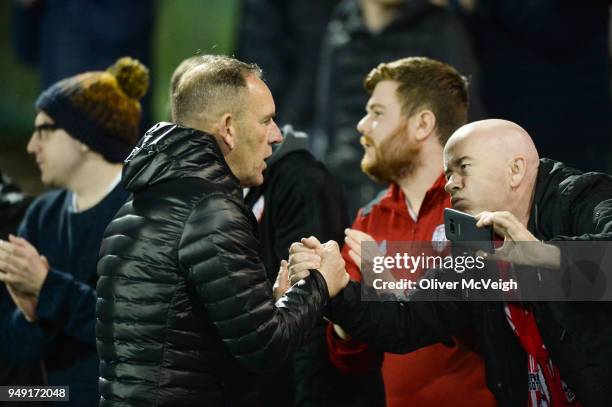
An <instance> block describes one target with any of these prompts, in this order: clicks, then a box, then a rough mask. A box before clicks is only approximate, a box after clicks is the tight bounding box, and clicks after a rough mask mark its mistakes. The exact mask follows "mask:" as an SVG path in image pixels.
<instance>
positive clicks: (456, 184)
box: [444, 174, 461, 194]
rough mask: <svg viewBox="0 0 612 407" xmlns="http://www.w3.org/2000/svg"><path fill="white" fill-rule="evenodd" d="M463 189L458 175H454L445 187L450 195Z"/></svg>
mask: <svg viewBox="0 0 612 407" xmlns="http://www.w3.org/2000/svg"><path fill="white" fill-rule="evenodd" d="M459 189H461V180H460V177H459V176H458V175H455V174H452V175H451V176H450V177H449V178H448V181H446V184H445V185H444V190H445V191H446V192H448V193H449V194H452V193H453V192H454V191H457V190H459Z"/></svg>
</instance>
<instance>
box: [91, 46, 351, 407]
mask: <svg viewBox="0 0 612 407" xmlns="http://www.w3.org/2000/svg"><path fill="white" fill-rule="evenodd" d="M260 77H261V71H260V70H259V68H258V67H257V66H255V65H248V64H245V63H242V62H240V61H237V60H235V59H232V58H227V57H221V56H199V57H194V58H190V59H189V60H187V61H185V62H184V63H183V64H181V66H179V68H178V69H177V71H176V72H175V75H174V77H173V79H172V85H171V86H172V87H171V93H172V95H171V96H172V116H173V120H174V121H175V122H176V123H178V124H172V123H160V124H158V125H156V126H155V127H153V128H152V129H151V130H149V131H148V132H147V133H146V134H145V136H144V137H143V138H142V139H141V141H140V142H139V144H138V146H137V147H136V148H135V149H134V150H133V151H132V154H131V155H130V156H129V157H128V159H127V160H126V166H125V169H124V173H123V183H124V185H125V188H126V189H127V190H128V191H131V192H132V198H131V199H130V200H128V202H127V203H126V204H125V205H124V206H123V207H122V208H121V209H120V210H119V212H118V213H117V215H116V217H115V219H114V220H113V221H112V222H111V224H110V225H109V227H108V229H107V230H106V233H105V237H104V240H103V243H102V247H101V252H100V261H99V263H98V272H99V275H100V279H99V281H98V286H97V294H98V305H97V308H96V314H97V326H96V335H97V343H98V353H99V357H100V393H101V401H100V405H101V406H111V405H130V406H170V405H172V406H177V405H180V406H187V405H190V406H191V405H198V406H204V405H205V406H247V405H248V406H252V405H258V401H257V399H256V398H257V397H256V395H255V380H254V377H253V373H251V371H257V370H265V369H269V368H273V367H275V366H276V365H278V364H279V363H280V362H282V361H283V360H285V359H287V358H288V357H289V356H290V355H291V354H292V352H293V351H294V350H295V349H296V348H297V347H298V346H300V344H301V343H302V342H303V341H304V340H305V339H306V338H307V337H308V336H309V333H310V331H311V330H312V329H313V328H314V327H315V326H316V325H317V323H318V321H319V320H320V318H321V314H322V310H323V307H324V306H325V305H326V303H327V302H328V299H329V298H330V297H333V296H334V295H335V294H336V293H337V292H338V291H339V290H340V288H341V287H343V286H344V285H346V283H347V282H348V275H347V274H346V273H345V272H344V271H343V266H344V265H343V262H335V263H325V262H324V263H321V264H312V266H313V267H314V266H317V267H318V266H320V268H319V270H320V273H318V272H314V273H313V274H312V275H311V276H310V277H309V278H306V279H304V280H303V281H302V282H300V284H298V285H296V286H294V287H292V288H290V289H289V290H288V291H287V292H286V293H285V295H284V296H283V297H282V298H281V299H280V300H278V302H276V304H275V302H274V297H273V291H272V287H271V285H270V283H269V282H268V281H267V278H266V272H265V269H264V266H263V264H262V262H261V260H260V259H259V256H258V254H257V253H258V241H257V238H256V228H257V222H256V220H255V218H254V216H253V214H252V212H251V211H250V209H249V208H248V207H247V206H246V205H245V204H244V202H243V199H242V190H241V186H257V185H260V184H261V183H262V182H263V175H262V172H263V170H264V169H265V164H264V159H265V158H267V157H268V156H270V155H271V153H272V150H271V144H273V143H277V142H279V141H280V140H281V139H282V136H281V134H280V130H279V129H278V127H277V126H276V124H275V123H274V120H273V116H274V102H273V100H272V95H271V94H270V91H269V89H268V88H267V86H266V85H265V84H264V83H263V81H262V80H261V79H260ZM211 100H212V101H214V103H212V104H211V103H206V102H209V101H211ZM326 247H327V248H326V249H325V250H331V249H333V248H334V244H329V245H328V246H326ZM336 248H337V245H336ZM279 275H280V276H281V277H280V278H279V279H278V280H277V282H279V284H280V289H279V290H275V293H274V294H275V295H276V296H280V294H282V292H283V291H284V290H285V289H286V287H287V286H288V281H287V273H286V268H285V269H284V270H283V271H282V272H281V273H279Z"/></svg>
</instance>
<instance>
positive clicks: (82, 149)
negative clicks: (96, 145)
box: [77, 141, 91, 154]
mask: <svg viewBox="0 0 612 407" xmlns="http://www.w3.org/2000/svg"><path fill="white" fill-rule="evenodd" d="M77 143H79V151H80V152H81V153H83V154H86V153H88V152H89V151H91V150H90V149H89V147H88V146H87V145H86V144H83V143H81V142H80V141H77Z"/></svg>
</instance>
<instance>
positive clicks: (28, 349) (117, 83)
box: [0, 57, 149, 406]
mask: <svg viewBox="0 0 612 407" xmlns="http://www.w3.org/2000/svg"><path fill="white" fill-rule="evenodd" d="M148 81H149V78H148V70H147V68H146V67H144V66H143V65H142V64H141V63H140V62H138V61H136V60H134V59H131V58H127V57H126V58H121V59H119V60H118V61H117V62H116V63H115V64H114V65H113V66H111V67H110V68H108V69H107V70H106V71H105V72H87V73H83V74H80V75H76V76H74V77H70V78H67V79H64V80H62V81H59V82H57V83H55V84H54V85H52V86H51V87H50V88H49V89H47V90H45V91H44V92H43V93H42V94H41V95H40V97H39V98H38V100H37V101H36V108H37V109H38V114H37V116H36V119H35V131H34V134H33V135H32V138H31V139H30V141H29V143H28V146H27V150H28V152H29V153H30V154H33V155H34V156H35V158H36V162H37V164H38V166H39V167H40V170H41V174H42V181H43V183H44V184H46V185H50V186H53V187H56V188H57V189H53V190H51V191H49V192H47V193H46V194H44V195H42V196H41V197H39V198H38V199H36V200H35V201H34V202H33V203H32V205H31V206H30V207H29V209H28V211H27V213H26V216H25V218H24V220H23V222H22V223H21V225H20V227H19V229H18V232H17V234H18V237H16V236H12V235H11V236H9V241H8V242H7V241H0V281H2V282H4V283H5V284H3V285H1V286H0V289H1V290H4V289H6V290H7V291H8V294H10V295H6V296H3V297H0V298H3V300H2V302H1V303H0V355H1V357H2V358H4V359H5V360H7V361H9V362H10V363H12V364H15V365H31V364H35V363H37V362H39V361H40V360H43V361H44V364H45V367H46V370H47V380H48V384H49V385H53V386H69V387H70V402H71V404H72V405H75V406H93V405H95V404H97V402H98V398H99V396H98V358H97V354H96V342H95V332H94V331H95V304H96V294H95V291H94V290H95V286H96V281H97V273H96V263H97V260H98V252H99V250H100V243H101V241H102V235H103V233H104V229H105V228H106V226H107V225H108V223H109V222H110V221H111V219H112V218H113V216H114V215H115V213H116V212H117V210H118V209H119V207H120V206H121V205H122V204H123V203H124V202H125V200H126V199H127V197H128V193H127V192H126V191H125V190H124V189H123V188H122V187H121V185H120V182H119V181H120V179H121V171H122V162H123V160H124V159H125V158H126V157H127V155H128V154H129V152H130V151H131V149H132V147H133V145H134V144H135V142H136V140H137V138H138V133H139V131H138V126H139V121H140V114H141V107H140V103H139V99H140V98H142V97H143V95H144V94H145V93H146V90H147V87H148Z"/></svg>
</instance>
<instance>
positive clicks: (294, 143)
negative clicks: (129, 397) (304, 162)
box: [266, 124, 309, 167]
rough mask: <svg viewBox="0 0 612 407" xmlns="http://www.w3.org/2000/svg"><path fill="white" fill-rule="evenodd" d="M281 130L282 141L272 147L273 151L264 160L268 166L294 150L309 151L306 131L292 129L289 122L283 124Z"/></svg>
mask: <svg viewBox="0 0 612 407" xmlns="http://www.w3.org/2000/svg"><path fill="white" fill-rule="evenodd" d="M282 132H283V142H282V143H280V144H275V145H274V146H273V147H272V148H273V149H274V151H273V152H272V155H271V156H270V158H268V159H267V160H266V164H267V165H268V167H271V166H272V165H274V163H276V162H277V161H279V160H280V159H281V158H283V157H285V156H287V155H289V154H291V153H293V152H295V151H309V149H308V135H307V134H306V133H304V132H302V131H296V130H293V126H291V125H290V124H287V125H285V126H283V129H282Z"/></svg>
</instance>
